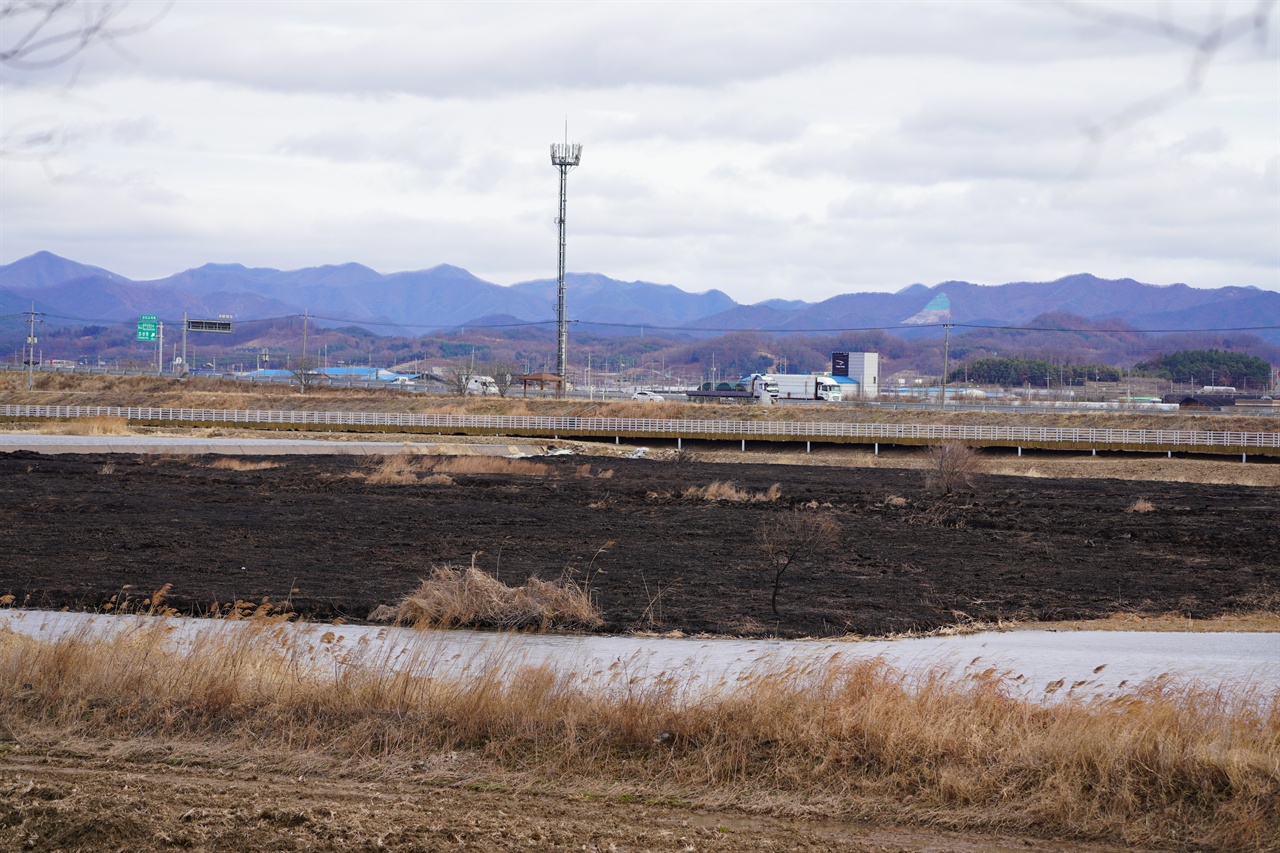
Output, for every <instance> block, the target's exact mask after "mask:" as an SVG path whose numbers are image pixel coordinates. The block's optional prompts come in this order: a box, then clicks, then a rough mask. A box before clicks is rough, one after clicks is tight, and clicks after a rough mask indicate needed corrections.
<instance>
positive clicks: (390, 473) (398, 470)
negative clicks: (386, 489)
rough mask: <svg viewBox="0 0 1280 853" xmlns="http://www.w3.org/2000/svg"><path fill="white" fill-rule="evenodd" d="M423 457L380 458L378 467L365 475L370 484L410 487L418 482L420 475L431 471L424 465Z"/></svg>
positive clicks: (401, 454) (405, 455)
mask: <svg viewBox="0 0 1280 853" xmlns="http://www.w3.org/2000/svg"><path fill="white" fill-rule="evenodd" d="M422 459H423V457H421V456H409V455H407V454H403V453H398V454H392V455H387V456H383V457H380V459H379V461H378V463H377V467H376V468H374V469H373V470H372V471H370V472H369V473H368V474H366V475H365V479H367V480H368V481H369V482H370V483H377V484H380V485H396V486H403V485H410V484H412V483H416V482H418V475H419V474H422V473H425V472H426V471H427V470H429V466H428V465H424V464H423V463H422V461H421V460H422Z"/></svg>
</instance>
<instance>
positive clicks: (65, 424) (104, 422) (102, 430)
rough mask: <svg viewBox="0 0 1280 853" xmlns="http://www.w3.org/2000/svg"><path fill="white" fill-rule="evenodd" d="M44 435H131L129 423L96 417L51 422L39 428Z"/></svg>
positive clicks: (106, 417) (121, 419)
mask: <svg viewBox="0 0 1280 853" xmlns="http://www.w3.org/2000/svg"><path fill="white" fill-rule="evenodd" d="M40 432H41V433H43V434H45V435H132V434H133V433H132V431H131V430H130V429H129V422H128V421H127V420H125V419H124V418H115V417H108V416H107V415H97V416H95V417H91V418H68V419H67V420H65V421H53V422H52V423H46V424H44V425H42V426H41V427H40Z"/></svg>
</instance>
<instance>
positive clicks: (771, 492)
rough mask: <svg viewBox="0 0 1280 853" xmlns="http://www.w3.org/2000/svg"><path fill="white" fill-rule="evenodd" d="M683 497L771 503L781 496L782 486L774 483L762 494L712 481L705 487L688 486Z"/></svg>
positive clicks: (726, 481)
mask: <svg viewBox="0 0 1280 853" xmlns="http://www.w3.org/2000/svg"><path fill="white" fill-rule="evenodd" d="M683 496H684V497H686V498H689V499H692V500H704V501H730V502H733V503H773V502H774V501H776V500H777V499H778V498H780V497H781V496H782V486H781V485H779V484H778V483H774V484H773V485H772V486H770V487H769V488H768V489H766V490H765V491H763V492H753V491H751V490H750V489H740V488H738V487H737V486H735V485H734V484H733V482H732V481H731V480H724V481H721V480H714V481H712V482H711V483H709V484H708V485H706V486H690V487H689V488H687V489H685V490H684V492H683Z"/></svg>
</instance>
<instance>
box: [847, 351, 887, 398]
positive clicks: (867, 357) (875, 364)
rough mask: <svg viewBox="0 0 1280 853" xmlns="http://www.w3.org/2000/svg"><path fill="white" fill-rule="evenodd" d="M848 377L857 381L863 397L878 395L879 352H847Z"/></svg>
mask: <svg viewBox="0 0 1280 853" xmlns="http://www.w3.org/2000/svg"><path fill="white" fill-rule="evenodd" d="M849 378H850V379H852V380H854V381H855V382H857V383H858V388H859V389H861V392H862V396H863V397H879V396H880V353H878V352H851V353H849Z"/></svg>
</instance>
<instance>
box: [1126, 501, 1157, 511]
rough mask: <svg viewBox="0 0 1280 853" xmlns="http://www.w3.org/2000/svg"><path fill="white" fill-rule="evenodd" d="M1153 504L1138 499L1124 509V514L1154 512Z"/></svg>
mask: <svg viewBox="0 0 1280 853" xmlns="http://www.w3.org/2000/svg"><path fill="white" fill-rule="evenodd" d="M1154 511H1155V504H1153V503H1151V501H1149V500H1147V499H1146V498H1138V499H1137V500H1136V501H1134V502H1133V503H1131V504H1129V506H1127V507H1126V508H1125V512H1154Z"/></svg>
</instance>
